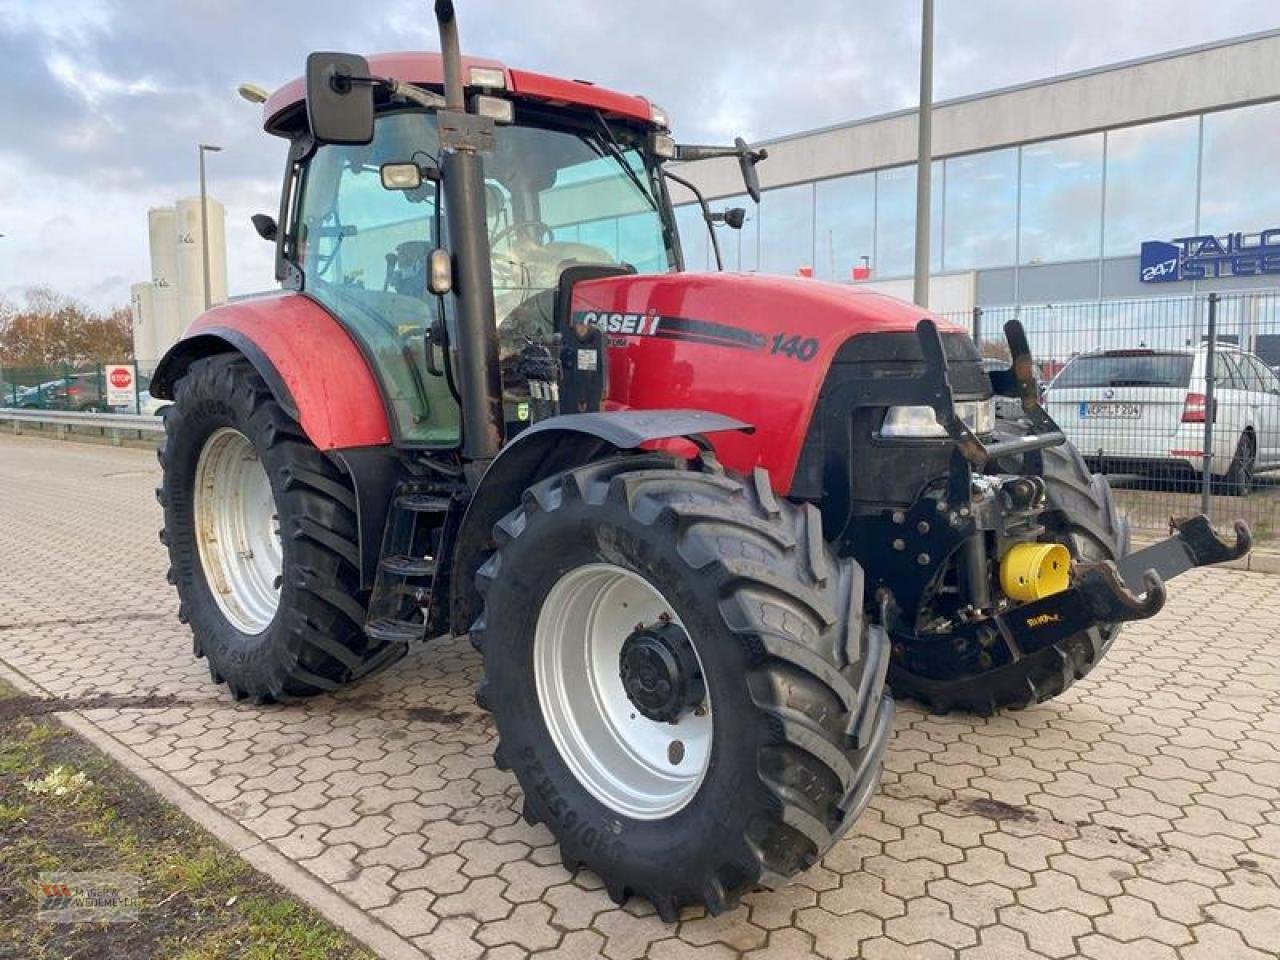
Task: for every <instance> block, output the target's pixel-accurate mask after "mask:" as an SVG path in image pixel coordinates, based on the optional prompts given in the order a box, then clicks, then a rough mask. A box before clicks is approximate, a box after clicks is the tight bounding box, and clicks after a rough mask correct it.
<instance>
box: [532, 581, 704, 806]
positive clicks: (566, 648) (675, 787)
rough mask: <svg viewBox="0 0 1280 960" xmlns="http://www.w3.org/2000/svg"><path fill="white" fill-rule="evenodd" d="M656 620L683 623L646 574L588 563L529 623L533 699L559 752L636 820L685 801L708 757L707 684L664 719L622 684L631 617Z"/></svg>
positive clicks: (596, 792)
mask: <svg viewBox="0 0 1280 960" xmlns="http://www.w3.org/2000/svg"><path fill="white" fill-rule="evenodd" d="M659 621H663V622H666V621H669V622H672V623H675V624H677V625H678V626H680V627H681V629H683V627H684V625H683V624H681V623H680V621H679V619H678V618H677V617H676V615H675V611H674V610H673V609H672V607H671V605H670V604H669V603H667V601H666V600H665V599H663V596H662V594H661V593H659V592H658V590H657V589H656V588H655V587H654V586H653V585H652V584H650V583H649V581H647V580H646V579H644V577H641V576H640V575H639V574H636V573H633V572H632V571H630V570H626V569H624V568H622V567H618V566H615V565H613V564H610V563H594V564H588V565H586V566H582V567H578V568H576V569H574V570H571V571H569V572H568V573H566V574H565V575H564V576H562V577H561V578H560V579H559V580H558V581H557V582H556V584H555V586H553V587H552V588H551V591H550V592H549V593H548V594H547V598H546V600H545V601H544V602H543V604H542V609H541V611H540V612H539V614H538V623H537V626H536V628H535V631H534V642H533V664H534V679H535V682H536V685H537V691H538V702H539V704H540V705H541V708H542V716H543V719H544V720H545V721H546V725H547V729H548V731H549V732H550V734H551V737H552V739H553V740H554V741H555V745H556V748H557V749H558V750H559V751H560V756H561V757H562V758H563V759H564V761H565V763H566V764H568V766H569V768H570V769H571V770H572V771H573V774H574V776H575V777H577V779H578V782H579V783H581V784H582V785H583V786H584V787H585V788H586V789H587V790H589V791H590V792H591V794H592V795H593V796H594V797H595V798H596V799H597V800H599V801H600V802H601V803H603V804H604V805H605V806H607V807H609V808H610V809H612V810H613V811H615V812H617V813H621V814H624V815H626V816H628V817H633V818H635V819H640V820H655V819H659V818H661V817H668V816H670V815H671V814H673V813H675V812H676V811H678V810H680V809H681V808H682V807H684V806H685V805H686V804H687V803H688V802H689V801H690V800H692V799H693V796H694V794H696V793H697V792H698V788H699V787H700V786H701V784H702V781H703V778H704V777H705V776H706V772H707V768H708V766H709V765H710V761H711V744H712V714H711V696H710V694H709V693H708V694H707V695H706V697H705V698H704V699H703V701H702V703H701V705H700V707H699V708H697V709H694V710H688V711H685V712H684V713H683V714H682V715H681V716H680V717H679V718H678V719H677V721H676V722H675V723H663V722H658V721H655V720H650V719H648V718H647V717H645V716H643V715H642V714H641V713H640V712H639V711H638V710H637V709H636V707H635V705H634V704H633V703H632V702H631V700H630V699H629V698H628V696H627V693H626V690H625V689H624V687H623V683H622V677H621V675H620V671H619V657H620V655H621V651H622V646H623V643H624V641H625V640H626V638H627V637H628V636H629V635H630V634H631V633H632V631H634V630H635V629H636V627H637V625H639V624H650V623H654V622H659ZM694 655H695V657H697V651H696V650H695V651H694ZM697 663H698V669H699V670H702V671H703V676H704V677H705V676H706V673H705V669H704V668H703V666H702V660H701V658H700V657H697Z"/></svg>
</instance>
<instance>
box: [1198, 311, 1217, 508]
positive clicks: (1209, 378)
mask: <svg viewBox="0 0 1280 960" xmlns="http://www.w3.org/2000/svg"><path fill="white" fill-rule="evenodd" d="M1217 347H1218V295H1217V294H1216V293H1211V294H1209V344H1208V347H1207V348H1206V350H1205V355H1204V467H1203V471H1204V473H1203V475H1202V476H1201V478H1200V512H1201V513H1203V514H1205V515H1206V516H1207V515H1208V513H1209V492H1210V487H1211V486H1212V484H1213V421H1214V420H1216V419H1218V410H1217V407H1216V406H1215V401H1214V396H1213V395H1214V392H1215V391H1214V386H1215V384H1216V383H1217V381H1218V376H1217V370H1216V364H1215V362H1214V361H1215V359H1216V357H1217V352H1218V350H1217Z"/></svg>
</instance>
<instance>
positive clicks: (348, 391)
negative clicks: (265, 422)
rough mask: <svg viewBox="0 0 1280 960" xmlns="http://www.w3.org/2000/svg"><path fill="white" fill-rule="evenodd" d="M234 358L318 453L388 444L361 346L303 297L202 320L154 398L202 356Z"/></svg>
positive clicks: (157, 377)
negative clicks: (248, 369)
mask: <svg viewBox="0 0 1280 960" xmlns="http://www.w3.org/2000/svg"><path fill="white" fill-rule="evenodd" d="M230 351H234V352H237V353H239V354H241V355H242V356H244V358H245V359H246V360H248V361H249V363H251V364H252V365H253V367H254V369H255V370H257V371H258V373H259V374H261V375H262V378H263V379H264V380H265V381H266V382H267V386H268V387H269V388H270V389H271V392H272V394H273V395H274V396H275V398H276V401H277V402H278V403H279V404H280V405H281V406H282V407H283V408H284V409H285V410H286V412H288V414H289V415H290V416H291V417H293V418H294V419H295V420H297V421H298V423H299V424H300V425H301V427H302V430H303V432H304V433H305V434H306V435H307V439H309V440H310V441H311V443H312V444H314V445H315V447H316V448H317V449H320V450H336V449H345V448H351V447H372V446H381V445H384V444H388V443H390V442H391V430H390V426H389V423H388V420H387V412H386V408H385V405H384V403H383V396H382V391H381V389H379V387H378V383H377V381H376V380H375V379H374V375H373V372H372V371H371V370H370V369H369V364H368V362H367V361H366V360H365V358H364V355H363V354H362V353H361V352H360V348H359V347H357V346H356V344H355V342H354V341H353V340H352V339H351V336H350V334H348V333H347V332H346V330H344V329H343V328H342V325H341V324H340V323H339V322H338V321H337V320H336V319H334V317H333V316H332V314H330V313H329V312H328V311H327V310H325V309H324V308H323V307H321V306H320V305H319V304H318V303H316V302H315V301H314V300H312V299H311V298H309V297H306V296H304V295H302V294H299V293H291V292H285V293H278V294H272V295H269V296H263V297H256V298H254V299H252V300H241V301H237V302H235V303H229V304H225V305H224V306H220V307H215V308H214V309H212V310H209V311H207V312H206V313H204V314H202V315H201V316H200V317H198V318H197V319H196V321H195V323H193V324H192V325H191V328H190V329H189V330H188V331H187V334H186V336H185V337H184V338H183V339H182V340H180V341H179V342H178V343H177V344H175V345H174V346H173V347H172V348H170V350H169V352H168V353H166V354H165V355H164V358H163V359H161V361H160V364H159V365H158V366H157V367H156V370H155V373H154V374H153V375H152V379H151V394H152V395H153V396H156V397H159V398H160V399H162V400H172V399H173V385H174V384H175V383H176V382H177V381H178V379H179V378H181V377H182V375H183V374H185V373H186V371H187V368H188V367H190V366H191V364H192V363H193V362H194V361H195V360H197V359H199V358H200V357H206V356H211V355H213V354H217V353H227V352H230Z"/></svg>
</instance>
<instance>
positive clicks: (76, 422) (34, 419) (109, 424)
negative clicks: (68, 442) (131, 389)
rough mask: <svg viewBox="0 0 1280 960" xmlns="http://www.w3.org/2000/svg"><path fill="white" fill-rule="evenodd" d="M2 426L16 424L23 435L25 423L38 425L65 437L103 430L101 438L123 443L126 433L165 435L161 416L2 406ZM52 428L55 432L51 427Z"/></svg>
mask: <svg viewBox="0 0 1280 960" xmlns="http://www.w3.org/2000/svg"><path fill="white" fill-rule="evenodd" d="M0 423H10V424H12V431H13V433H15V434H20V433H22V426H23V424H27V423H29V424H33V425H38V427H39V431H40V432H42V433H49V432H52V433H54V434H55V435H56V436H58V437H63V436H65V435H66V434H68V433H70V432H73V431H75V432H79V431H86V430H90V431H101V433H100V434H99V435H100V436H104V437H108V438H110V439H111V440H112V441H113V442H115V443H119V442H120V440H121V438H122V436H123V435H125V434H137V435H138V436H139V437H141V435H142V434H147V433H163V432H164V420H162V419H161V418H160V417H157V416H147V415H140V414H136V413H81V412H78V411H74V410H26V409H17V408H14V407H0ZM49 427H52V428H53V429H52V431H50V430H49V429H48V428H49Z"/></svg>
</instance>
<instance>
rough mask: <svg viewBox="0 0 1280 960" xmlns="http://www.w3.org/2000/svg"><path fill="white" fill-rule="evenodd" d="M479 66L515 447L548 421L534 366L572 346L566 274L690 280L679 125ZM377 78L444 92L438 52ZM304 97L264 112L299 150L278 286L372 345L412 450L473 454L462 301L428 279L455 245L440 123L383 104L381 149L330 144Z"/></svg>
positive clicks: (387, 62)
mask: <svg viewBox="0 0 1280 960" xmlns="http://www.w3.org/2000/svg"><path fill="white" fill-rule="evenodd" d="M321 56H323V55H321ZM467 67H468V73H467V78H468V81H469V82H468V83H467V91H468V96H469V97H470V98H471V100H472V102H473V104H475V105H476V106H477V107H478V108H480V109H483V111H484V112H485V113H486V114H487V115H488V118H489V119H492V121H493V123H492V136H491V140H490V141H489V142H487V143H486V145H485V146H486V149H485V152H484V168H483V169H484V173H483V191H482V193H481V195H480V199H481V200H482V204H481V206H482V217H481V218H478V219H477V220H476V221H474V222H472V223H469V224H468V227H467V229H482V230H483V232H484V235H485V240H486V241H487V247H488V257H487V260H488V267H489V270H488V274H489V277H490V283H489V287H490V292H491V296H492V302H493V320H494V326H495V328H496V335H497V344H498V355H499V364H500V369H501V379H502V387H503V421H504V424H503V425H504V433H505V434H506V435H508V436H509V435H512V434H513V433H515V432H518V431H519V430H520V429H521V428H522V427H523V426H525V425H527V424H528V422H529V421H530V419H531V417H532V416H535V415H536V410H537V404H536V403H534V404H533V405H532V407H531V403H530V401H531V399H533V398H531V397H530V393H529V382H530V377H529V375H528V373H529V370H528V368H529V365H530V362H531V358H530V353H531V352H532V353H534V354H535V356H534V357H533V358H532V359H533V361H535V362H536V359H537V357H536V354H537V353H538V352H539V350H538V348H539V347H541V348H542V349H543V350H546V349H547V347H551V348H552V349H554V348H555V344H556V339H557V337H558V336H559V337H564V336H567V334H568V331H565V330H561V329H557V322H556V319H555V303H556V297H557V292H558V288H559V284H560V280H561V278H562V277H563V276H564V273H565V271H566V270H567V269H569V268H571V267H584V266H590V267H605V268H614V270H615V271H617V272H634V273H645V274H659V273H666V272H669V271H673V270H678V269H680V266H681V261H680V251H679V246H678V243H677V234H676V229H675V224H674V221H673V218H672V214H671V205H670V202H669V199H668V196H667V193H666V188H665V185H664V181H663V178H662V176H661V173H660V170H659V164H660V163H661V160H662V158H661V157H659V156H656V155H655V152H654V149H653V147H654V139H655V135H657V136H664V134H663V131H664V128H665V123H666V121H665V115H664V114H663V112H662V111H661V110H660V109H658V108H654V107H652V106H650V105H649V103H648V102H647V101H645V100H643V99H641V98H639V97H630V96H626V95H622V94H616V93H612V92H610V91H606V90H602V89H600V88H597V87H595V86H593V85H590V84H585V83H577V82H566V81H560V80H554V79H552V78H546V77H541V76H538V75H535V74H530V73H526V72H523V71H517V70H508V69H507V68H506V67H503V66H501V65H499V64H495V63H493V62H492V61H476V62H468V64H467ZM367 70H368V75H370V76H375V75H387V76H390V77H394V78H395V79H396V81H398V82H399V83H401V84H412V85H413V86H414V88H415V89H417V90H421V91H424V92H432V91H437V90H442V89H443V66H442V62H441V57H440V55H438V54H431V53H421V54H401V55H393V56H381V57H372V58H370V59H369V61H368V63H367ZM401 89H403V87H402V88H401ZM366 92H367V91H366ZM304 93H305V91H304V89H303V88H302V87H301V86H300V85H299V84H298V83H296V82H295V83H294V84H292V85H290V86H287V87H285V88H284V89H283V90H281V91H280V92H279V93H277V94H276V95H275V96H274V97H272V98H271V99H270V100H269V101H268V102H267V104H266V108H265V113H266V127H267V130H268V131H269V132H271V133H274V134H277V135H280V136H285V137H288V138H290V139H291V141H292V143H293V149H292V151H291V155H290V162H289V168H288V171H287V174H286V185H285V187H286V189H285V191H284V195H285V196H286V197H287V198H288V199H287V200H286V202H285V203H283V204H282V206H281V210H280V221H279V225H278V227H277V229H276V234H275V236H276V238H277V272H278V274H279V275H280V276H281V278H282V279H284V280H285V281H286V283H287V284H289V285H291V286H292V287H293V288H294V289H296V290H300V291H302V292H304V293H305V294H306V295H308V296H309V297H311V298H313V299H314V300H316V301H318V302H319V303H320V304H321V305H323V306H324V307H325V308H326V309H328V310H329V311H330V312H331V313H333V314H334V315H335V316H336V317H338V318H339V319H340V320H341V322H342V324H343V326H344V327H345V328H346V329H347V330H348V332H349V333H350V334H351V335H352V336H353V338H355V339H356V340H357V341H358V344H359V346H360V348H361V351H362V352H363V353H364V354H365V356H366V357H367V358H369V360H370V361H371V363H372V366H373V368H374V371H375V374H376V376H377V377H378V379H379V381H380V383H381V386H382V388H383V394H384V396H385V397H386V403H387V407H388V412H389V415H390V420H391V424H390V425H391V427H392V432H393V436H394V437H395V439H396V445H397V446H400V447H420V448H428V449H442V448H454V447H457V446H458V445H459V444H460V443H461V439H462V424H461V418H460V413H459V398H458V386H457V384H458V380H459V379H460V375H459V372H458V370H457V364H456V349H455V348H453V345H456V344H457V343H458V342H459V341H458V336H457V327H456V312H455V303H454V298H453V297H452V296H449V295H447V293H448V292H451V291H441V294H436V293H433V292H432V284H431V279H430V277H429V270H430V264H429V261H430V257H431V254H432V252H433V251H435V250H447V249H450V246H451V245H450V240H449V237H448V233H449V222H450V221H449V218H448V216H447V211H446V210H445V207H446V206H447V201H446V200H445V199H444V194H445V191H444V189H443V186H442V183H441V167H442V156H441V142H440V132H439V117H438V112H439V111H438V109H436V108H435V107H434V106H428V105H426V104H423V103H417V102H413V101H409V100H405V99H403V98H397V97H396V96H395V95H394V94H393V93H392V92H391V91H390V90H375V91H374V95H373V97H372V100H373V123H372V136H371V137H370V138H369V139H368V141H367V142H361V143H341V142H327V143H326V142H320V141H319V140H318V139H317V138H316V137H315V136H314V132H313V130H312V127H311V124H310V123H309V122H308V116H307V111H306V106H307V104H306V101H305V99H304ZM313 109H314V105H313ZM362 139H363V138H362ZM481 223H482V226H480V224H481ZM605 272H608V271H607V270H606V271H605ZM437 282H438V281H437ZM449 283H450V284H452V277H450V278H449ZM530 348H533V350H532V351H531V349H530ZM597 406H598V404H597ZM531 410H532V411H534V412H531Z"/></svg>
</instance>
